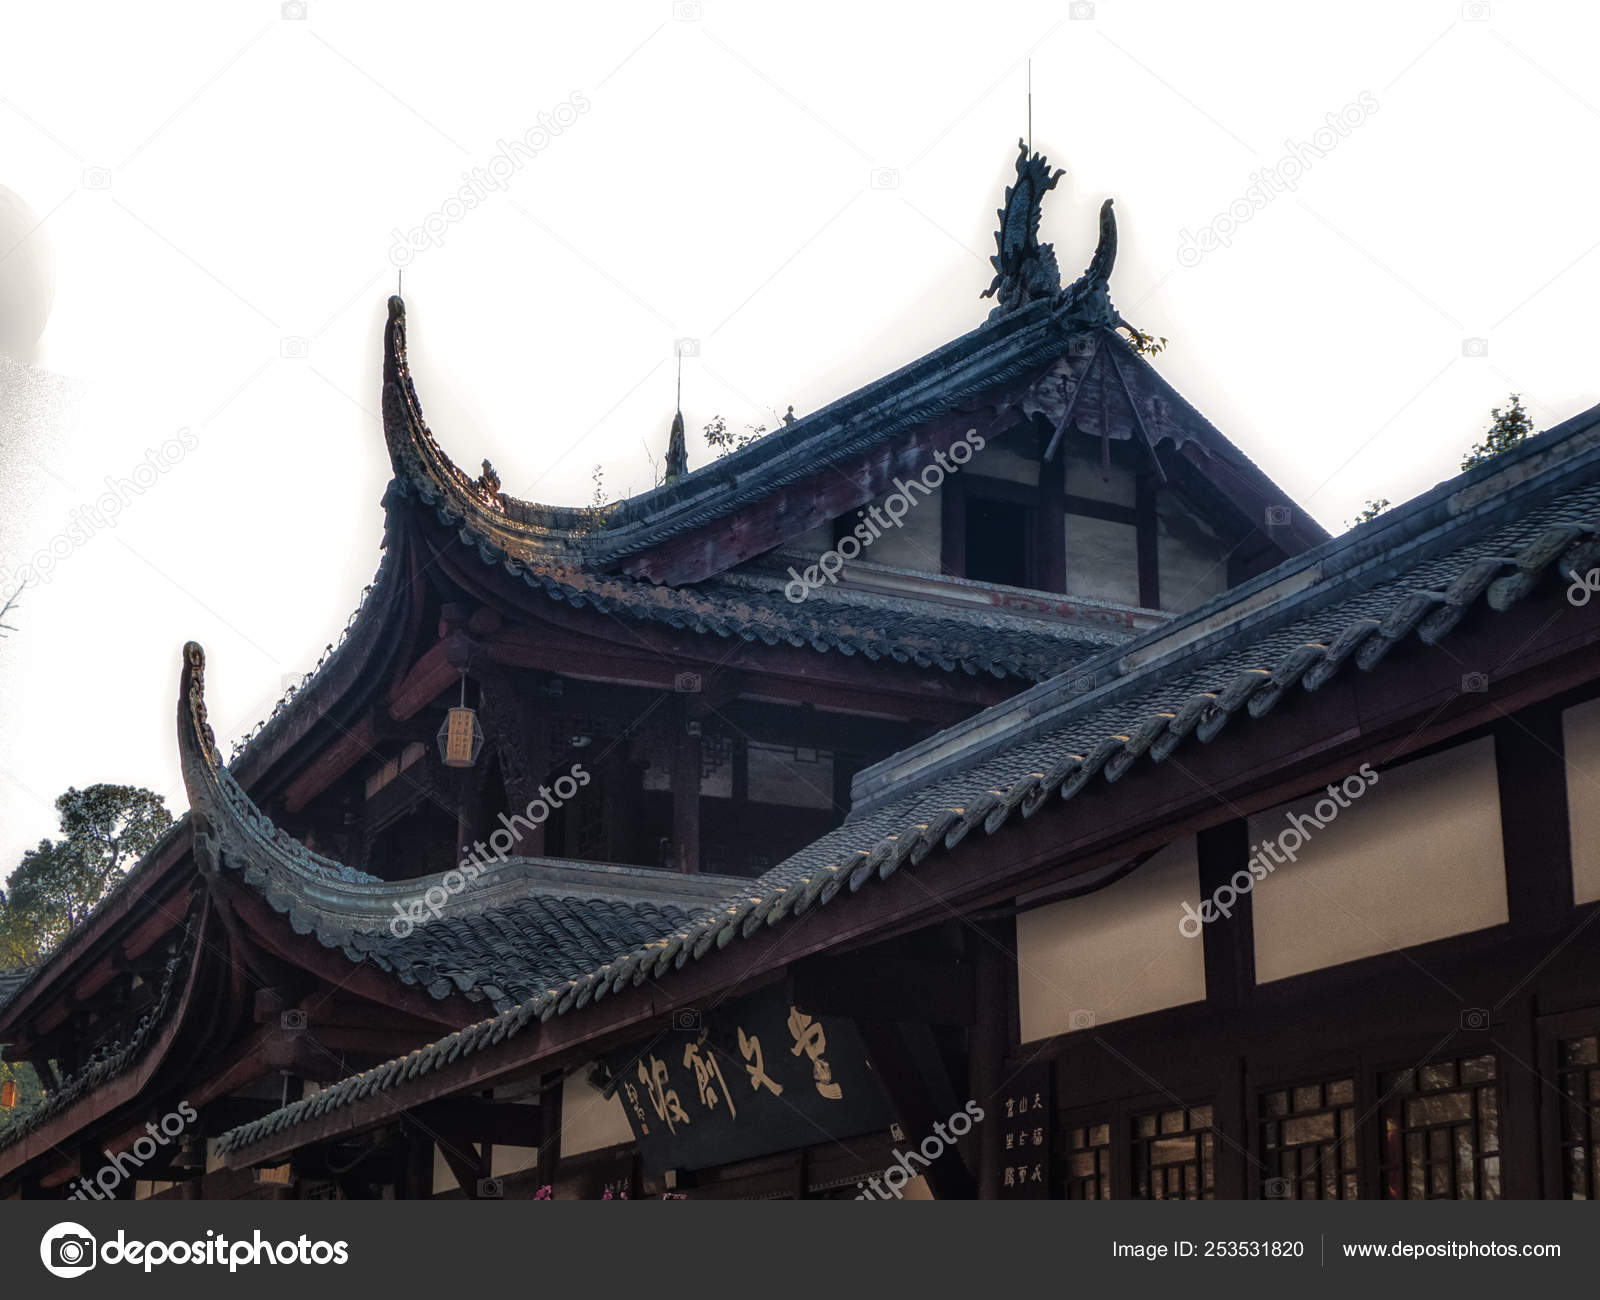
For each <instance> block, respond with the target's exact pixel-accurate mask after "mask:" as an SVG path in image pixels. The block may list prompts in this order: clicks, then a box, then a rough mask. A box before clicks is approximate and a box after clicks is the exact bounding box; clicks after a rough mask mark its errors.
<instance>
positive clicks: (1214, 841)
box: [1187, 817, 1256, 1007]
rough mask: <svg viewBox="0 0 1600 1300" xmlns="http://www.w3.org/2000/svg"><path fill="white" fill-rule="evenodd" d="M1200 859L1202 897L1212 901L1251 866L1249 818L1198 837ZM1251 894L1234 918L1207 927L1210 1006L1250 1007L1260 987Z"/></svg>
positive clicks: (1203, 938)
mask: <svg viewBox="0 0 1600 1300" xmlns="http://www.w3.org/2000/svg"><path fill="white" fill-rule="evenodd" d="M1195 853H1196V856H1197V857H1198V858H1199V867H1200V871H1199V875H1200V897H1201V898H1202V899H1207V898H1210V897H1211V896H1212V895H1213V894H1215V893H1216V891H1217V889H1218V888H1220V887H1221V886H1222V885H1225V884H1227V883H1228V882H1229V881H1230V880H1231V879H1232V877H1233V875H1234V873H1235V872H1238V871H1245V870H1247V869H1248V868H1247V865H1246V864H1247V863H1248V862H1249V861H1250V823H1249V822H1247V821H1246V820H1245V819H1244V818H1242V817H1241V818H1238V819H1236V820H1234V821H1231V822H1223V823H1221V824H1220V825H1217V826H1212V827H1210V828H1208V829H1206V830H1203V831H1201V832H1200V833H1199V834H1198V835H1197V836H1196V837H1195ZM1250 898H1251V896H1250V895H1249V894H1247V893H1246V894H1240V895H1239V896H1238V898H1236V899H1235V900H1234V903H1233V905H1232V907H1233V915H1232V916H1229V917H1220V916H1219V917H1218V918H1217V919H1216V920H1215V921H1212V922H1211V923H1210V924H1209V925H1207V926H1205V927H1204V928H1203V929H1202V930H1201V932H1200V937H1199V938H1198V939H1197V940H1188V941H1187V942H1191V943H1194V942H1198V943H1203V944H1205V955H1206V1001H1207V1002H1209V1003H1210V1004H1211V1005H1212V1006H1221V1007H1237V1006H1241V1005H1243V1004H1244V1003H1245V1002H1247V1001H1249V999H1250V996H1251V992H1252V990H1253V989H1254V988H1255V982H1256V952H1255V922H1254V919H1253V916H1252V913H1251V909H1250Z"/></svg>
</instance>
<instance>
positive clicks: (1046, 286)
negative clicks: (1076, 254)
mask: <svg viewBox="0 0 1600 1300" xmlns="http://www.w3.org/2000/svg"><path fill="white" fill-rule="evenodd" d="M1065 175H1066V169H1065V168H1064V167H1058V168H1056V170H1055V171H1054V172H1053V173H1052V172H1051V170H1050V164H1049V162H1048V161H1047V160H1046V158H1045V156H1044V155H1043V154H1042V153H1036V154H1033V155H1031V156H1030V155H1029V153H1028V146H1027V143H1026V142H1025V141H1023V140H1018V141H1017V179H1016V181H1015V182H1014V183H1013V184H1011V185H1008V186H1006V201H1005V206H1004V207H1002V208H1000V209H998V210H997V211H996V212H995V216H997V217H999V218H1000V228H999V229H998V230H996V231H995V232H994V244H995V251H994V255H993V256H992V257H990V258H989V264H990V265H991V266H993V267H994V272H995V274H994V279H993V280H992V281H991V282H990V284H989V287H988V288H987V289H985V290H984V291H983V292H982V293H981V294H979V295H978V296H979V297H980V298H994V299H995V302H996V305H995V308H994V310H993V311H992V312H990V313H989V319H991V320H993V319H995V318H996V317H997V316H1002V315H1005V314H1006V313H1008V312H1013V311H1016V310H1018V309H1019V308H1021V307H1024V306H1026V305H1027V304H1028V303H1030V302H1033V301H1034V300H1035V299H1038V298H1050V297H1054V296H1055V295H1056V294H1058V293H1060V292H1061V268H1060V267H1059V266H1058V265H1057V264H1056V251H1055V248H1054V247H1053V246H1052V245H1050V244H1041V243H1040V242H1039V213H1040V209H1041V207H1042V206H1043V203H1044V196H1045V194H1046V193H1048V192H1049V191H1050V190H1053V189H1055V187H1056V182H1058V181H1059V180H1060V179H1061V178H1062V177H1063V176H1065Z"/></svg>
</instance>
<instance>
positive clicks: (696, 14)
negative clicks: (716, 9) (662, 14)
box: [672, 0, 706, 23]
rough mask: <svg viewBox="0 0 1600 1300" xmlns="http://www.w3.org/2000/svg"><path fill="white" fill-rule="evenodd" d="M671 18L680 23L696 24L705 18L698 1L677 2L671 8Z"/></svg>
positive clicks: (703, 10) (704, 12)
mask: <svg viewBox="0 0 1600 1300" xmlns="http://www.w3.org/2000/svg"><path fill="white" fill-rule="evenodd" d="M672 16H673V17H674V18H675V19H677V20H678V21H679V22H680V23H697V22H699V21H700V20H701V19H702V18H704V17H705V16H706V11H705V6H704V5H702V4H701V3H700V0H677V2H676V3H675V4H674V5H673V6H672Z"/></svg>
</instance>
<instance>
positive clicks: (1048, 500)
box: [1034, 456, 1067, 592]
mask: <svg viewBox="0 0 1600 1300" xmlns="http://www.w3.org/2000/svg"><path fill="white" fill-rule="evenodd" d="M1034 517H1035V519H1036V520H1037V526H1036V530H1035V532H1036V538H1035V543H1034V548H1035V550H1036V551H1037V553H1038V574H1039V589H1040V590H1041V591H1058V592H1064V591H1066V589H1067V458H1066V457H1065V456H1057V457H1056V458H1055V459H1054V460H1041V461H1040V462H1039V508H1038V510H1037V512H1036V513H1035V516H1034Z"/></svg>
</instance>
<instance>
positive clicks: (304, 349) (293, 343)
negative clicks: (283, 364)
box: [278, 334, 311, 361]
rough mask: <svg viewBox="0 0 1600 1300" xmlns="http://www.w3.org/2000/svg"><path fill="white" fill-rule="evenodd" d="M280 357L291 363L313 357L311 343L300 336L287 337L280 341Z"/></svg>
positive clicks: (291, 335)
mask: <svg viewBox="0 0 1600 1300" xmlns="http://www.w3.org/2000/svg"><path fill="white" fill-rule="evenodd" d="M278 355H279V356H280V357H284V358H286V359H288V360H291V361H303V360H305V359H306V358H307V357H309V356H310V355H311V343H310V341H309V340H308V339H304V338H301V337H300V335H298V334H290V335H287V336H285V337H284V338H281V339H279V340H278Z"/></svg>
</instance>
